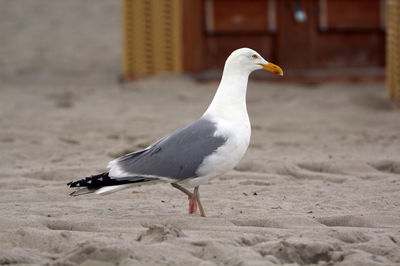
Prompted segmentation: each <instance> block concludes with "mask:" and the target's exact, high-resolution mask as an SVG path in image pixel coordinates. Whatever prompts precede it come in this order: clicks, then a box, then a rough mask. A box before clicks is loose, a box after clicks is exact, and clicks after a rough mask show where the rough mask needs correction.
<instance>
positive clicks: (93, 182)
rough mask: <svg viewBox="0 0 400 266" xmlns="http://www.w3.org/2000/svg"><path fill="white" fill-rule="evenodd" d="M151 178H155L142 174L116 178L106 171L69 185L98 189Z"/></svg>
mask: <svg viewBox="0 0 400 266" xmlns="http://www.w3.org/2000/svg"><path fill="white" fill-rule="evenodd" d="M151 180H154V179H149V178H144V177H140V176H138V177H128V178H119V179H114V178H110V176H109V175H108V172H104V173H102V174H99V175H94V176H90V177H86V178H84V179H81V180H78V181H72V182H69V183H68V184H67V185H68V186H69V187H87V188H88V189H97V188H101V187H105V186H116V185H123V184H130V183H138V182H146V181H151Z"/></svg>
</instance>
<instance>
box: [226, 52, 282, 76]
mask: <svg viewBox="0 0 400 266" xmlns="http://www.w3.org/2000/svg"><path fill="white" fill-rule="evenodd" d="M258 69H265V70H268V71H270V72H272V73H274V74H277V75H281V76H283V71H282V69H281V68H280V67H279V66H277V65H274V64H272V63H270V62H268V61H267V60H265V59H264V58H262V56H261V55H260V54H259V53H257V52H256V51H254V50H252V49H249V48H240V49H237V50H235V51H233V52H232V53H231V55H230V56H229V57H228V59H227V60H226V62H225V69H224V72H225V71H233V72H236V71H239V72H242V73H243V72H244V73H247V74H250V73H251V72H253V71H254V70H258Z"/></svg>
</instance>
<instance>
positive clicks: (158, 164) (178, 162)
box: [115, 118, 226, 180]
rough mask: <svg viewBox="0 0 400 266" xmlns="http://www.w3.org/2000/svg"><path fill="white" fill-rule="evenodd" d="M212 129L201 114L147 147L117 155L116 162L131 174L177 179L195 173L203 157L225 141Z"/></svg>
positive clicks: (213, 124)
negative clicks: (198, 117)
mask: <svg viewBox="0 0 400 266" xmlns="http://www.w3.org/2000/svg"><path fill="white" fill-rule="evenodd" d="M215 131H216V125H215V123H214V122H212V121H210V120H207V119H205V118H201V119H199V120H197V121H195V122H193V123H192V124H189V125H188V126H186V127H184V128H182V129H179V130H177V131H175V132H173V133H172V134H170V135H168V136H166V137H164V138H162V139H161V140H159V141H158V142H156V143H154V144H153V145H152V146H150V147H149V148H147V149H144V150H141V151H138V152H135V153H130V154H127V155H125V156H122V157H120V158H118V159H117V160H116V166H117V167H119V169H120V170H122V171H123V172H125V173H128V174H129V175H130V174H132V176H138V175H154V176H161V177H167V178H171V179H176V180H183V179H186V178H190V177H196V176H197V175H196V170H197V169H198V168H199V166H200V165H201V163H202V162H203V160H204V158H206V157H207V156H208V155H210V154H212V153H213V152H214V151H215V150H216V149H218V148H219V147H220V146H222V145H223V144H224V143H225V142H226V139H225V138H223V137H216V136H214V133H215ZM115 178H118V177H115Z"/></svg>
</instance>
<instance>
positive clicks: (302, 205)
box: [0, 75, 400, 265]
mask: <svg viewBox="0 0 400 266" xmlns="http://www.w3.org/2000/svg"><path fill="white" fill-rule="evenodd" d="M216 86H217V83H215V82H210V83H196V82H195V81H192V80H190V79H188V78H185V77H181V76H176V75H169V76H165V75H164V76H159V77H155V78H152V79H147V80H142V81H138V82H137V83H134V84H130V85H125V86H120V85H118V84H114V83H109V84H104V83H102V84H92V85H82V84H76V85H65V84H55V83H53V84H51V85H47V84H39V82H38V84H18V83H8V84H3V86H2V88H1V91H0V93H1V97H0V99H1V100H0V101H1V102H0V114H1V117H0V127H1V129H2V130H1V131H0V150H1V159H0V168H1V169H2V171H1V173H0V187H1V192H2V193H1V195H0V204H1V208H0V241H1V242H0V247H1V248H0V263H2V264H8V263H26V264H46V263H49V264H51V265H53V264H54V265H57V264H58V265H74V264H80V263H83V264H84V265H114V264H120V265H135V264H137V265H139V264H151V265H156V264H165V263H167V264H180V265H198V264H201V265H215V264H229V265H239V264H241V265H268V264H284V263H297V264H322V265H324V264H329V263H334V264H336V263H337V264H338V265H357V264H358V265H378V264H382V265H390V264H398V263H400V216H399V210H400V193H399V190H400V152H399V147H400V133H399V132H400V130H399V129H400V116H399V110H396V109H395V108H393V107H392V105H391V104H390V103H388V102H387V101H386V100H385V98H384V97H385V95H384V86H383V84H359V85H357V84H356V85H345V84H331V85H317V86H312V87H310V86H305V85H304V86H300V85H290V84H280V83H266V82H250V84H249V90H248V109H249V114H250V117H251V121H252V129H253V131H252V140H251V145H250V147H249V150H248V152H247V154H246V156H245V158H244V159H243V160H242V161H241V162H240V163H239V165H238V166H237V167H236V168H235V169H234V170H232V171H231V172H229V173H227V174H225V175H223V176H221V177H219V178H216V179H213V180H211V182H209V183H207V184H205V185H202V186H201V187H200V191H201V195H202V199H203V204H204V206H205V208H206V212H207V214H208V217H207V218H201V217H200V216H199V214H196V215H189V214H188V213H187V199H186V198H185V196H184V195H183V194H182V193H180V192H179V191H177V190H175V189H173V188H172V187H170V186H169V185H167V184H154V185H147V186H140V187H135V188H132V189H129V190H125V191H120V192H118V193H114V194H111V195H108V196H97V195H86V196H81V197H76V198H72V197H69V196H68V193H69V192H70V189H69V188H68V187H67V186H66V183H67V182H69V181H71V180H73V179H76V178H79V177H84V176H88V175H91V174H95V173H99V172H101V171H103V170H105V166H106V164H107V162H108V161H109V160H111V159H112V158H115V157H116V156H118V155H120V154H123V153H126V152H129V151H133V150H136V149H140V148H142V147H145V146H147V145H149V144H151V143H152V142H153V141H155V140H157V139H158V138H160V137H162V136H163V135H165V134H167V133H169V132H170V131H172V130H174V129H176V128H179V127H181V126H184V125H185V124H186V123H188V122H190V121H192V120H194V119H196V118H198V117H199V116H200V115H201V114H202V112H203V110H205V108H206V107H207V105H208V103H209V102H210V100H211V98H212V96H213V93H214V91H215V88H216ZM100 263H102V264H100Z"/></svg>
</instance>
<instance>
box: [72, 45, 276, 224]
mask: <svg viewBox="0 0 400 266" xmlns="http://www.w3.org/2000/svg"><path fill="white" fill-rule="evenodd" d="M258 69H264V70H267V71H270V72H272V73H274V74H278V75H281V76H282V75H283V71H282V69H281V68H280V67H279V66H277V65H274V64H272V63H270V62H268V61H266V60H265V59H264V58H262V57H261V56H260V54H259V53H257V52H256V51H254V50H252V49H249V48H241V49H238V50H235V51H234V52H232V54H231V55H230V56H229V57H228V59H227V60H226V62H225V66H224V71H223V75H222V78H221V82H220V84H219V87H218V90H217V92H216V94H215V96H214V98H213V100H212V102H211V104H210V106H209V107H208V109H207V110H206V112H205V113H204V114H203V116H201V117H200V119H198V120H196V121H194V122H192V123H191V124H189V125H187V126H185V127H183V128H181V129H178V130H176V131H174V132H173V133H171V134H169V135H167V136H165V137H163V138H161V139H160V140H158V141H157V142H155V143H154V144H152V145H150V146H149V147H147V148H145V149H142V150H139V151H136V152H132V153H129V154H126V155H124V156H122V157H119V158H116V159H114V160H112V161H111V162H109V163H108V166H107V168H109V171H108V172H105V173H102V174H98V175H93V176H91V177H86V178H84V179H81V180H78V181H72V182H70V183H68V186H69V187H71V188H78V190H75V191H74V192H72V193H71V194H70V195H71V196H79V195H83V194H87V193H96V194H108V193H112V192H115V191H118V190H121V189H126V188H128V187H131V186H134V185H137V184H142V183H145V182H151V181H164V182H167V183H170V184H171V185H172V187H174V188H176V189H178V190H180V191H182V192H183V193H184V194H186V195H187V196H188V199H189V213H190V214H192V213H196V212H197V206H198V208H199V210H200V214H201V216H203V217H205V216H206V214H205V211H204V208H203V206H202V204H201V201H200V194H199V186H200V185H201V184H204V183H205V182H207V181H208V180H210V179H211V178H214V177H216V176H220V175H222V174H224V173H226V172H227V171H229V170H231V169H233V167H234V166H235V165H236V164H237V163H238V162H239V161H240V160H241V159H242V157H243V156H244V154H245V152H246V150H247V148H248V146H249V142H250V135H251V127H250V120H249V116H248V114H247V107H246V91H247V82H248V78H249V75H250V73H252V72H253V71H255V70H258ZM189 188H194V189H193V192H191V191H190V190H189Z"/></svg>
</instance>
